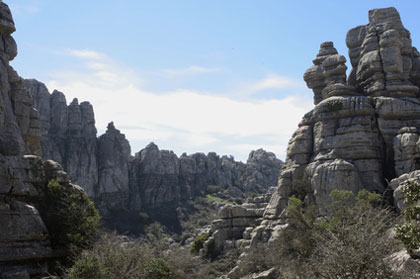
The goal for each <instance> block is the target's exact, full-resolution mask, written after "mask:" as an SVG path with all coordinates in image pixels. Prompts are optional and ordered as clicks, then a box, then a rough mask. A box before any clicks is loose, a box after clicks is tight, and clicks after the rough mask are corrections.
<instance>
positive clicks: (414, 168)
mask: <svg viewBox="0 0 420 279" xmlns="http://www.w3.org/2000/svg"><path fill="white" fill-rule="evenodd" d="M346 44H347V46H348V48H349V56H350V60H351V61H350V62H351V65H352V70H351V71H350V74H349V77H348V78H347V76H346V70H347V66H346V65H345V63H346V59H345V57H344V56H342V55H340V54H338V52H337V50H336V49H335V48H334V45H333V43H332V42H325V43H322V44H321V46H320V50H319V52H318V54H317V56H316V58H315V59H314V60H313V66H312V67H310V68H309V69H308V70H307V71H306V72H305V74H304V80H305V81H306V83H307V86H308V87H309V88H310V89H312V90H313V93H314V104H315V107H314V109H313V110H311V111H310V112H308V113H307V114H305V115H304V117H303V119H302V121H301V122H300V123H299V127H298V129H297V130H296V132H295V133H294V134H293V136H292V138H291V139H290V141H289V145H288V149H287V159H286V162H285V164H284V166H283V169H282V171H281V173H280V176H279V180H278V187H277V188H276V190H275V192H274V193H273V195H272V197H271V200H270V202H269V204H268V206H267V207H266V208H265V212H264V216H263V220H262V221H261V223H260V225H259V226H257V227H256V228H255V229H254V230H253V231H252V232H251V235H252V239H251V242H250V243H251V244H252V243H256V242H259V241H269V240H273V239H275V238H276V237H277V235H278V234H279V233H281V231H282V229H283V228H284V227H285V226H287V220H286V218H285V214H284V213H285V207H286V206H287V203H288V199H289V197H291V196H296V197H298V198H300V199H302V200H303V201H304V203H305V204H306V205H311V204H315V205H316V206H317V208H318V210H319V214H321V215H323V214H324V213H325V209H324V206H325V204H326V203H327V202H328V201H329V199H330V196H329V194H330V192H331V191H332V190H333V189H343V190H350V191H352V192H354V193H357V192H358V191H359V190H361V189H367V190H369V191H373V192H378V193H384V192H385V191H388V190H389V191H390V192H393V193H394V200H395V205H396V206H397V207H398V208H403V207H404V204H403V191H402V189H403V187H404V185H405V181H406V180H407V179H418V178H419V175H420V174H419V168H420V166H419V156H420V149H419V148H420V147H419V145H420V141H419V132H418V131H419V129H420V99H419V85H420V75H419V65H420V63H419V62H420V60H419V53H418V51H417V50H416V49H415V48H414V47H412V45H411V39H410V33H409V32H408V31H407V30H406V29H405V28H404V27H403V25H402V22H401V19H400V16H399V14H398V12H397V11H396V10H395V9H394V8H387V9H378V10H372V11H370V12H369V24H367V25H363V26H358V27H356V28H353V29H351V30H350V31H348V33H347V37H346ZM388 181H391V182H390V183H388Z"/></svg>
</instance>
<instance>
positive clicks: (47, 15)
mask: <svg viewBox="0 0 420 279" xmlns="http://www.w3.org/2000/svg"><path fill="white" fill-rule="evenodd" d="M5 2H6V3H7V4H8V5H9V6H10V7H11V9H12V13H13V15H14V20H15V24H16V28H17V31H16V32H15V33H14V35H13V36H14V38H15V40H16V41H17V44H18V49H19V54H18V57H17V58H16V59H15V60H14V61H13V62H12V66H13V67H14V68H15V69H16V70H17V71H18V73H19V74H20V75H21V76H22V77H25V78H36V79H38V80H40V81H43V82H44V83H46V84H47V86H48V88H49V89H50V90H51V91H52V90H53V89H58V90H60V91H62V92H64V93H65V94H66V96H67V101H68V102H70V101H71V99H72V98H74V97H78V99H79V101H85V100H87V101H90V102H91V103H92V104H93V106H94V108H95V116H96V121H97V127H98V131H99V134H101V133H103V132H104V130H105V128H106V124H107V123H108V122H110V121H114V122H115V124H116V126H117V128H119V129H120V130H121V131H122V132H123V133H124V134H126V136H127V138H128V139H129V141H130V143H131V146H132V152H133V153H135V152H137V151H139V150H140V149H141V148H143V147H144V146H145V145H146V144H147V143H148V142H150V141H154V142H155V143H156V144H157V145H158V146H159V147H160V148H162V149H171V150H174V151H175V152H176V153H177V154H181V153H182V152H187V153H193V152H198V151H201V152H205V153H207V152H209V151H216V152H217V153H219V154H231V155H234V157H235V158H237V159H239V160H246V158H247V155H248V153H249V151H250V150H251V149H255V148H258V147H263V148H265V149H267V150H270V151H272V152H274V153H276V154H277V155H278V157H280V158H282V159H284V158H285V154H286V148H287V142H288V140H289V138H290V136H291V134H292V133H293V131H294V130H295V129H296V127H297V124H298V122H299V120H300V119H301V117H302V116H303V114H304V113H305V112H307V111H308V110H310V109H311V108H312V106H313V105H312V92H311V91H310V90H308V89H306V87H305V84H304V82H303V80H302V76H303V73H304V71H305V70H306V69H307V68H308V67H310V66H311V61H312V59H313V58H314V57H315V55H316V53H317V51H318V49H319V45H320V43H322V42H324V41H327V40H328V41H329V40H330V41H333V42H334V44H335V46H336V48H337V49H338V51H339V52H340V53H341V54H343V55H347V48H346V47H345V36H346V32H347V30H349V29H350V28H352V27H355V26H357V25H362V24H366V23H367V22H368V10H370V9H372V8H380V7H389V6H394V7H396V8H397V9H398V10H399V12H400V14H401V17H402V21H403V24H404V25H405V27H406V28H407V29H408V30H410V31H411V34H412V40H413V45H414V46H416V45H417V46H420V44H419V43H418V42H419V39H418V38H420V30H419V24H418V19H417V18H418V16H417V14H418V11H419V10H420V9H419V8H420V2H417V1H375V0H371V1H280V0H277V1H274V0H258V1H257V0H224V1H222V0H211V1H210V0H207V1H204V0H201V1H197V0H188V1H187V0H179V1H178V0H177V1H175V0H167V1H159V0H154V1H142V0H136V1H135V0H119V1H117V0H102V1H99V0H89V1H79V0H72V1H70V0H60V1H57V0H9V1H5ZM348 64H349V63H348Z"/></svg>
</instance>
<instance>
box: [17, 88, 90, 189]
mask: <svg viewBox="0 0 420 279" xmlns="http://www.w3.org/2000/svg"><path fill="white" fill-rule="evenodd" d="M25 87H26V88H27V89H28V90H29V92H30V94H31V95H32V97H33V100H34V106H35V108H36V109H37V110H38V111H39V112H40V122H41V134H42V140H41V147H42V155H43V157H44V158H46V159H51V160H54V161H56V162H58V163H60V164H61V165H62V166H63V167H64V169H65V170H66V171H67V173H68V174H69V175H70V177H71V178H72V181H73V183H75V184H78V185H84V189H85V190H86V192H87V193H88V194H89V196H94V191H95V189H96V188H97V185H98V167H97V162H96V160H97V150H98V143H97V139H96V127H95V117H94V113H93V108H92V105H91V104H90V103H89V102H82V103H81V104H79V103H78V100H77V99H74V100H73V101H72V102H71V103H70V105H68V106H67V102H66V97H65V96H64V94H63V93H62V92H59V91H57V90H55V91H54V92H53V93H52V94H50V93H49V92H48V90H47V88H46V87H45V85H44V84H42V83H40V82H38V81H36V80H25Z"/></svg>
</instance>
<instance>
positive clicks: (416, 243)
mask: <svg viewBox="0 0 420 279" xmlns="http://www.w3.org/2000/svg"><path fill="white" fill-rule="evenodd" d="M403 192H404V194H405V199H404V202H405V204H406V205H408V207H407V208H406V209H404V211H403V213H404V219H405V224H402V225H398V226H396V238H397V239H398V240H400V241H401V242H402V243H403V244H404V246H405V247H406V248H407V250H408V252H409V253H411V252H412V251H413V250H415V249H419V248H420V205H418V204H419V201H420V183H419V182H418V181H407V182H406V185H405V187H404V189H403Z"/></svg>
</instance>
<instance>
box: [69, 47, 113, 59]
mask: <svg viewBox="0 0 420 279" xmlns="http://www.w3.org/2000/svg"><path fill="white" fill-rule="evenodd" d="M67 53H68V54H69V55H71V56H74V57H77V58H82V59H90V60H101V59H106V56H105V55H104V54H102V53H100V52H97V51H94V50H89V49H82V50H78V49H69V50H67Z"/></svg>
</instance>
